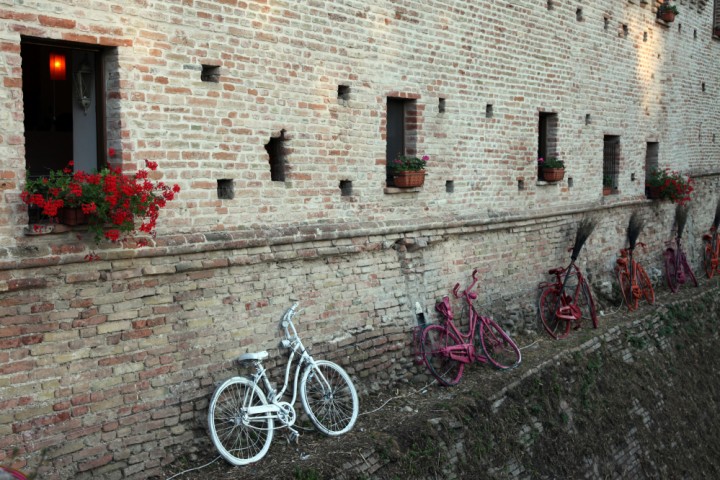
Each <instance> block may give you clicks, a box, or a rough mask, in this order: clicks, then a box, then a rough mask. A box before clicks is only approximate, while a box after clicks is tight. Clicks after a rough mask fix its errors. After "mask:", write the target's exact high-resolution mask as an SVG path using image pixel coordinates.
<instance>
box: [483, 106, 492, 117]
mask: <svg viewBox="0 0 720 480" xmlns="http://www.w3.org/2000/svg"><path fill="white" fill-rule="evenodd" d="M485 118H493V106H492V104H490V103H488V104H487V105H485Z"/></svg>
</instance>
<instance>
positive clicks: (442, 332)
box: [422, 325, 465, 387]
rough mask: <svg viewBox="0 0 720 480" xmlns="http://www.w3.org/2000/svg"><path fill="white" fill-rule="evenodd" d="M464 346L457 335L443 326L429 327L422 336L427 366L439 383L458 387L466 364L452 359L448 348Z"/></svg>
mask: <svg viewBox="0 0 720 480" xmlns="http://www.w3.org/2000/svg"><path fill="white" fill-rule="evenodd" d="M455 345H462V342H461V341H460V340H458V339H457V338H455V335H453V334H452V333H448V331H447V329H446V328H445V327H443V326H442V325H428V326H427V327H425V330H424V331H423V335H422V351H423V358H424V359H425V365H427V367H428V369H429V370H430V373H432V374H433V376H434V377H435V378H437V379H438V381H439V382H440V383H441V384H442V385H445V386H447V387H450V386H452V385H457V384H458V382H459V381H460V378H462V374H463V370H464V368H465V364H464V363H462V362H460V361H458V360H453V359H451V358H450V357H449V356H448V354H447V350H446V349H447V347H454V346H455Z"/></svg>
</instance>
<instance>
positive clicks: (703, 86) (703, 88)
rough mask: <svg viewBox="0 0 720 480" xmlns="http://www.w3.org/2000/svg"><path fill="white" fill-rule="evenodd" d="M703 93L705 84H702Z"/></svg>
mask: <svg viewBox="0 0 720 480" xmlns="http://www.w3.org/2000/svg"><path fill="white" fill-rule="evenodd" d="M702 91H703V92H704V91H705V82H702Z"/></svg>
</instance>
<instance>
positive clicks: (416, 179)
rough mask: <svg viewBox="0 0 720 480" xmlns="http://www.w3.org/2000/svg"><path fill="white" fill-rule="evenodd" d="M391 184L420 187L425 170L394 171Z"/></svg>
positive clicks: (402, 186) (423, 179)
mask: <svg viewBox="0 0 720 480" xmlns="http://www.w3.org/2000/svg"><path fill="white" fill-rule="evenodd" d="M392 178H393V185H395V186H396V187H398V188H414V187H422V186H423V184H424V183H425V170H416V171H405V172H394V173H393V176H392Z"/></svg>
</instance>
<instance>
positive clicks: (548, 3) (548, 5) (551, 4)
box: [547, 0, 555, 10]
mask: <svg viewBox="0 0 720 480" xmlns="http://www.w3.org/2000/svg"><path fill="white" fill-rule="evenodd" d="M554 7H555V5H554V4H553V0H547V9H548V10H552V9H553V8H554Z"/></svg>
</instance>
